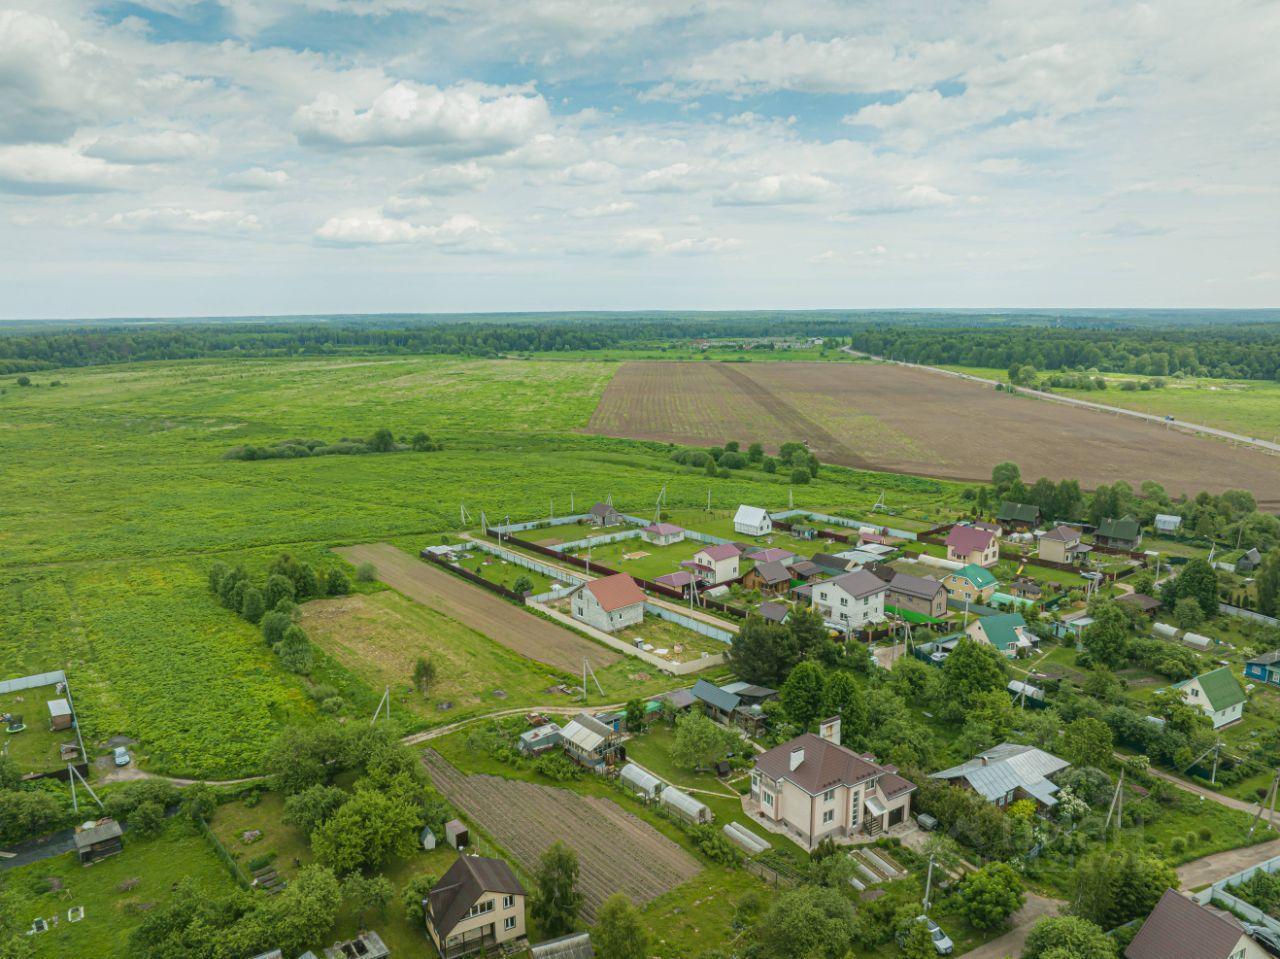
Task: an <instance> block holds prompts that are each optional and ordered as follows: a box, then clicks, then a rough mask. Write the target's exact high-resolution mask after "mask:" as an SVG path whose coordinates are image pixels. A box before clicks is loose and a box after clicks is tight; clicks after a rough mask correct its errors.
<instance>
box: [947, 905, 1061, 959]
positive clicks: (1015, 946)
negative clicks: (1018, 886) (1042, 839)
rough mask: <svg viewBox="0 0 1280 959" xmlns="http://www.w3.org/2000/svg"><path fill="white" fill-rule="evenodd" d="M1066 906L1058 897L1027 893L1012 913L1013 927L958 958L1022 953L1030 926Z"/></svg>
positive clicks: (981, 958)
mask: <svg viewBox="0 0 1280 959" xmlns="http://www.w3.org/2000/svg"><path fill="white" fill-rule="evenodd" d="M1064 906H1066V903H1065V902H1062V901H1061V900H1059V899H1048V898H1046V897H1044V896H1037V895H1036V894H1035V893H1033V892H1029V893H1027V902H1026V904H1025V905H1024V906H1023V907H1022V908H1021V909H1019V910H1018V911H1017V912H1015V913H1014V914H1013V928H1012V929H1010V930H1009V931H1008V932H1006V933H1005V934H1004V935H1003V936H1000V937H999V938H997V939H992V940H991V941H990V942H988V943H987V944H986V945H984V946H979V947H978V948H977V949H971V950H969V951H968V952H966V953H964V954H963V955H962V956H961V957H960V959H1005V957H1006V956H1017V955H1021V953H1022V945H1023V943H1025V942H1026V941H1027V936H1028V935H1029V934H1030V933H1031V927H1032V926H1034V925H1035V924H1036V921H1037V920H1038V919H1040V918H1041V917H1043V916H1052V915H1054V914H1055V913H1057V912H1058V910H1059V909H1061V908H1062V907H1064Z"/></svg>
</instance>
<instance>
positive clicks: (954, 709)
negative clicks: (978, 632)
mask: <svg viewBox="0 0 1280 959" xmlns="http://www.w3.org/2000/svg"><path fill="white" fill-rule="evenodd" d="M1007 669H1008V666H1007V664H1006V663H1005V660H1004V657H1002V656H1001V655H1000V654H999V653H998V652H996V650H995V649H994V647H991V646H988V645H987V644H986V643H976V642H974V641H973V640H972V639H969V638H968V637H967V636H966V637H962V638H961V640H960V642H958V643H957V644H956V648H955V649H954V650H952V652H951V655H950V656H948V657H947V661H946V662H945V663H944V664H943V666H942V688H941V694H942V695H941V697H940V698H941V700H942V704H941V708H942V709H943V710H944V711H946V712H947V713H948V714H949V715H951V716H955V717H957V718H958V717H960V716H963V715H964V714H965V712H966V711H967V710H968V709H970V708H971V707H972V706H973V704H974V703H975V702H976V701H977V697H978V696H979V695H980V694H982V693H985V692H990V691H991V690H995V689H1000V690H1003V689H1004V688H1005V686H1006V684H1007V682H1008V681H1007V680H1006V679H1005V672H1006V670H1007Z"/></svg>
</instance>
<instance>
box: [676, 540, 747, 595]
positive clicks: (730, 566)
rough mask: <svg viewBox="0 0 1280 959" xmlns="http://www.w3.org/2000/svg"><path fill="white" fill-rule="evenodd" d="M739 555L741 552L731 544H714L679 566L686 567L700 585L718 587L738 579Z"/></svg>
mask: <svg viewBox="0 0 1280 959" xmlns="http://www.w3.org/2000/svg"><path fill="white" fill-rule="evenodd" d="M741 555H742V550H740V549H739V548H738V547H737V546H735V545H734V544H733V543H716V544H714V545H712V546H704V547H702V549H700V550H698V551H697V552H696V553H694V554H693V559H689V560H685V561H684V562H683V563H681V564H680V565H682V566H687V567H688V568H689V571H690V572H691V573H693V575H694V576H696V577H697V578H698V582H699V583H701V584H702V585H704V586H718V585H720V584H721V583H727V582H729V581H730V580H734V579H737V578H738V565H739V557H741Z"/></svg>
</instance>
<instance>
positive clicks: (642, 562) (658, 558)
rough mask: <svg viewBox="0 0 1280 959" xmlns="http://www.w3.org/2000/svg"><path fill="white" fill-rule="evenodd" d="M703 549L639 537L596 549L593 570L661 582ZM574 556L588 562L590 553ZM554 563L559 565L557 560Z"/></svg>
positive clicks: (744, 565) (686, 543)
mask: <svg viewBox="0 0 1280 959" xmlns="http://www.w3.org/2000/svg"><path fill="white" fill-rule="evenodd" d="M583 535H584V537H585V536H586V535H589V533H587V532H584V533H583ZM703 545H704V544H702V543H699V542H696V541H695V540H691V539H687V540H682V541H681V542H679V543H672V544H671V545H669V546H655V545H654V544H653V543H646V542H645V541H644V540H642V539H640V538H639V537H638V536H636V537H632V538H630V539H624V540H621V541H619V542H617V543H605V544H603V545H601V546H592V547H591V550H590V559H591V563H592V565H593V566H594V565H595V564H597V563H598V564H599V565H601V566H604V567H607V568H608V569H613V570H617V571H618V572H620V573H630V574H631V575H632V576H638V577H639V578H641V579H657V578H658V577H659V576H665V575H666V574H667V573H674V572H676V571H677V570H679V569H680V563H681V562H682V561H684V560H686V559H692V558H693V554H694V553H696V552H697V551H698V550H700V549H701V548H702V547H703ZM641 554H643V555H641ZM573 555H574V556H577V557H578V558H579V559H583V560H585V559H587V558H588V551H587V550H586V549H577V550H574V551H573ZM624 557H630V558H624ZM551 561H552V562H555V560H551ZM739 565H740V567H742V571H743V572H745V571H746V570H747V569H750V568H751V563H749V562H747V561H742V562H741V563H740V564H739Z"/></svg>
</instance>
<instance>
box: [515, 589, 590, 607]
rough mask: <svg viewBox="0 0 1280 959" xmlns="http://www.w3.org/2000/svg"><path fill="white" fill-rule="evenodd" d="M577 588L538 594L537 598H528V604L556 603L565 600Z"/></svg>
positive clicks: (551, 590)
mask: <svg viewBox="0 0 1280 959" xmlns="http://www.w3.org/2000/svg"><path fill="white" fill-rule="evenodd" d="M577 588H578V587H577V586H561V587H559V588H558V589H549V590H547V591H546V592H545V593H538V595H536V596H532V595H530V596H526V597H525V598H524V601H525V602H526V603H554V602H555V601H556V600H558V599H564V598H565V597H566V596H568V595H569V594H570V593H572V592H573V591H574V590H575V589H577Z"/></svg>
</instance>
